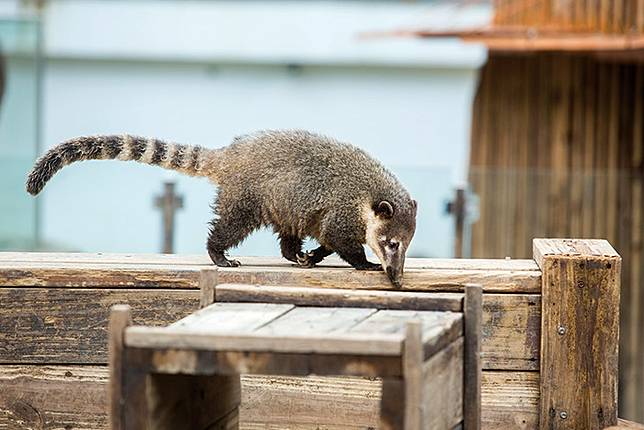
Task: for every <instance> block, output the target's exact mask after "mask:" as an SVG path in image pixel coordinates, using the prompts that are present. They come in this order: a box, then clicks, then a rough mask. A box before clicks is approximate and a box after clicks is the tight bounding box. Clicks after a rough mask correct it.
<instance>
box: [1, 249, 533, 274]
mask: <svg viewBox="0 0 644 430" xmlns="http://www.w3.org/2000/svg"><path fill="white" fill-rule="evenodd" d="M235 258H236V259H238V260H239V261H241V263H242V265H243V266H264V267H280V268H293V264H292V263H291V262H289V261H287V260H285V259H284V258H281V257H250V256H241V257H239V256H236V257H235ZM21 262H22V263H39V262H40V263H74V264H88V263H99V264H118V265H135V266H136V265H141V264H145V265H162V266H185V265H188V266H200V267H198V269H208V268H215V266H214V265H213V264H212V261H211V260H210V257H208V256H207V255H205V254H204V255H185V254H184V255H181V254H118V253H91V252H87V253H85V252H84V253H73V252H0V263H3V264H4V263H21ZM243 266H242V267H243ZM320 266H321V267H345V268H348V267H349V265H348V264H347V263H345V262H344V261H342V260H341V259H340V258H338V257H336V256H331V257H327V258H326V259H325V260H324V261H323V262H322V263H320ZM405 268H409V269H472V270H512V271H520V270H527V271H532V270H538V268H537V267H536V265H535V264H534V261H533V260H531V259H499V260H492V259H483V258H476V259H468V258H463V259H454V258H407V259H406V260H405Z"/></svg>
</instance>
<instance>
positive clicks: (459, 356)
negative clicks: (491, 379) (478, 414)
mask: <svg viewBox="0 0 644 430" xmlns="http://www.w3.org/2000/svg"><path fill="white" fill-rule="evenodd" d="M422 399H423V403H422V405H421V415H422V417H423V426H422V427H421V428H423V429H434V430H440V429H451V428H454V427H455V426H456V425H458V424H459V423H461V422H462V421H463V402H464V397H463V338H460V339H458V340H456V341H454V342H452V343H451V344H450V345H448V346H447V347H446V348H445V349H443V350H442V351H440V352H439V353H437V354H436V355H434V356H433V357H432V358H430V359H429V360H428V361H426V362H425V363H423V367H422Z"/></svg>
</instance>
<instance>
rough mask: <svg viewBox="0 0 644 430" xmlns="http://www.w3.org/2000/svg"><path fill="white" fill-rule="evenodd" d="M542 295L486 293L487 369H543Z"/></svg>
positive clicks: (483, 344)
mask: <svg viewBox="0 0 644 430" xmlns="http://www.w3.org/2000/svg"><path fill="white" fill-rule="evenodd" d="M540 333H541V296H539V295H536V294H484V295H483V339H482V342H481V359H482V362H483V368H484V369H499V370H501V369H505V370H539V343H540V341H541V335H540Z"/></svg>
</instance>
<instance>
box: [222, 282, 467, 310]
mask: <svg viewBox="0 0 644 430" xmlns="http://www.w3.org/2000/svg"><path fill="white" fill-rule="evenodd" d="M217 301H218V302H258V303H291V304H294V305H298V306H329V307H361V308H375V309H407V310H425V311H454V312H459V311H461V309H462V308H463V296H462V294H460V293H432V294H427V293H416V292H411V291H405V292H402V291H370V290H360V291H356V290H347V289H340V288H328V289H327V288H312V287H307V288H301V287H282V286H265V285H245V284H220V285H217Z"/></svg>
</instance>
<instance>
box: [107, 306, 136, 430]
mask: <svg viewBox="0 0 644 430" xmlns="http://www.w3.org/2000/svg"><path fill="white" fill-rule="evenodd" d="M131 324H132V317H131V312H130V307H129V306H128V305H114V306H112V309H111V312H110V321H109V328H108V330H109V336H110V337H109V344H108V357H109V358H108V361H109V365H110V384H109V402H110V409H109V411H110V428H111V429H112V430H124V429H125V423H124V416H123V413H122V412H123V364H124V363H123V361H124V360H123V332H124V330H125V328H126V327H127V326H129V325H131Z"/></svg>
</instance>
